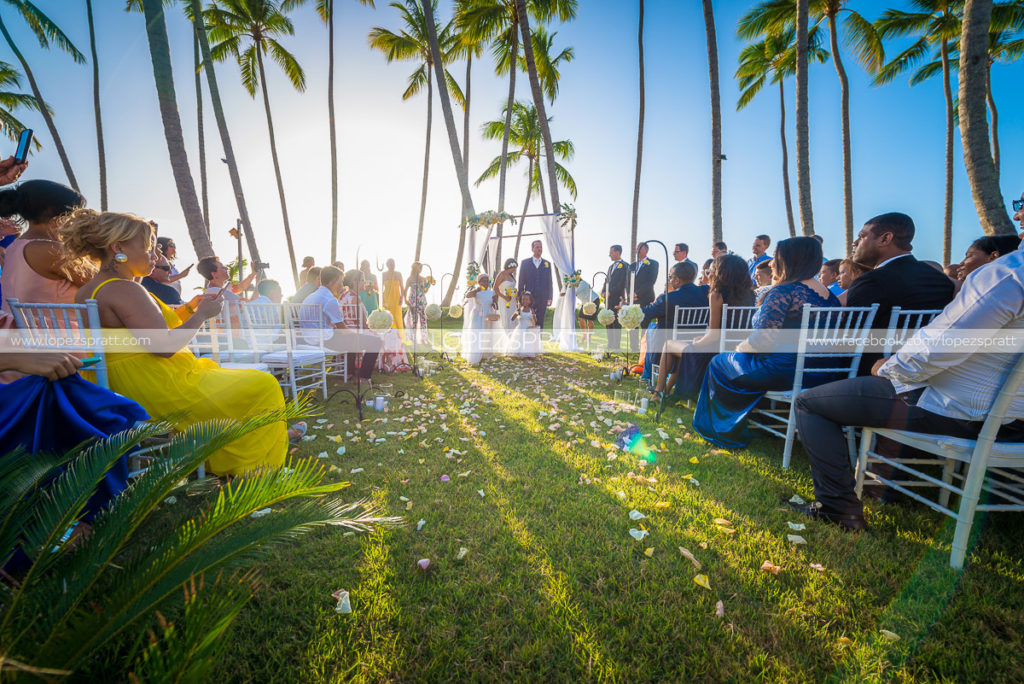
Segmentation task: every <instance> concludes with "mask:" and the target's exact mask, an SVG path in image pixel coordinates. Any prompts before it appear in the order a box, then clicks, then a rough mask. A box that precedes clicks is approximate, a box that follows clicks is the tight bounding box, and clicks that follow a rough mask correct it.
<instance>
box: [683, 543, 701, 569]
mask: <svg viewBox="0 0 1024 684" xmlns="http://www.w3.org/2000/svg"><path fill="white" fill-rule="evenodd" d="M679 553H680V554H682V556H683V558H686V559H687V560H689V561H690V562H691V563H693V565H694V567H695V568H697V569H698V570H700V568H701V564H700V561H699V560H697V559H696V557H694V555H693V554H692V553H690V551H689V550H688V549H684V548H683V547H682V546H680V547H679Z"/></svg>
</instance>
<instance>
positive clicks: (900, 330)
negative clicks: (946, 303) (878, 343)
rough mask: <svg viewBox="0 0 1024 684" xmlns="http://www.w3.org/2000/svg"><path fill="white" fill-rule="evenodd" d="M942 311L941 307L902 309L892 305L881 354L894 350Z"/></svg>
mask: <svg viewBox="0 0 1024 684" xmlns="http://www.w3.org/2000/svg"><path fill="white" fill-rule="evenodd" d="M940 313H942V309H903V308H900V307H898V306H894V307H892V314H891V315H890V316H889V330H888V331H887V332H886V334H885V345H884V346H883V348H882V356H889V355H891V354H892V353H893V352H894V351H897V350H898V349H899V348H900V347H902V346H903V345H904V344H906V342H907V339H908V338H910V337H911V336H912V335H913V334H914V333H915V332H917V331H918V330H919V329H920V328H923V327H924V326H926V325H928V324H929V323H931V322H932V319H933V318H935V317H936V316H938V315H939V314H940Z"/></svg>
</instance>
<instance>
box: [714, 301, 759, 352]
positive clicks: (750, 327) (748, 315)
mask: <svg viewBox="0 0 1024 684" xmlns="http://www.w3.org/2000/svg"><path fill="white" fill-rule="evenodd" d="M759 308H760V307H758V306H729V305H728V304H723V305H722V330H721V332H720V333H719V336H718V353H719V354H724V353H725V352H730V351H736V347H737V345H739V343H740V342H742V341H743V340H745V339H747V338H748V337H750V333H752V332H753V331H754V314H756V313H757V310H758V309H759Z"/></svg>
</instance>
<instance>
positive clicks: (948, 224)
mask: <svg viewBox="0 0 1024 684" xmlns="http://www.w3.org/2000/svg"><path fill="white" fill-rule="evenodd" d="M939 54H940V55H941V56H942V94H943V95H944V96H945V99H946V188H945V190H946V197H945V205H944V213H943V216H942V265H943V266H949V260H950V258H951V257H952V252H953V130H954V126H955V124H954V123H953V90H952V87H951V86H950V80H949V72H950V68H949V41H947V40H943V41H942V44H941V45H940V47H939Z"/></svg>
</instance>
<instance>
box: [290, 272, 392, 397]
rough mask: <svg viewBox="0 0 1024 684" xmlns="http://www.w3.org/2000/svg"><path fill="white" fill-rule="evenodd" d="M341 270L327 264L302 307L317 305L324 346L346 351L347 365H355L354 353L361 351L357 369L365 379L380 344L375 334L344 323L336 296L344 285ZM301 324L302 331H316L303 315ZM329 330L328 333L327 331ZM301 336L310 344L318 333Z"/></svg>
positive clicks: (369, 372) (317, 338) (311, 322)
mask: <svg viewBox="0 0 1024 684" xmlns="http://www.w3.org/2000/svg"><path fill="white" fill-rule="evenodd" d="M343 275H344V274H343V273H342V272H341V270H340V269H337V268H335V267H334V266H327V267H325V268H324V269H323V270H321V271H320V287H319V288H317V289H316V291H314V292H313V293H312V294H311V295H309V296H308V297H306V299H305V301H303V302H302V306H303V307H304V308H305V307H308V306H312V307H317V308H319V310H320V323H319V325H320V326H322V328H323V329H324V335H325V338H326V339H324V346H325V347H326V348H327V349H329V350H331V351H336V352H342V353H345V354H348V361H349V367H350V368H355V361H356V358H357V357H356V355H357V354H358V353H359V352H362V353H363V359H362V365H361V367H360V370H359V377H360V378H362V379H363V380H368V379H369V378H370V375H371V373H372V372H373V367H374V366H375V365H377V355H378V354H380V350H381V348H382V347H383V344H382V343H381V341H380V338H379V337H377V336H376V335H372V334H368V333H360V332H357V331H356V330H353V329H352V328H349V327H348V326H347V325H345V317H344V316H343V315H342V313H341V304H340V303H339V302H338V297H339V296H340V295H341V291H342V289H343V288H344V286H343V285H342V276H343ZM303 319H304V320H303V322H302V323H301V324H300V327H302V328H303V329H305V330H311V331H312V330H316V325H317V323H314V322H313V321H310V320H306V319H307V317H305V316H304V317H303ZM328 333H329V334H328ZM304 338H305V340H306V342H307V343H309V344H317V343H318V342H319V336H318V335H317V334H316V333H315V332H307V333H304Z"/></svg>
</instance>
